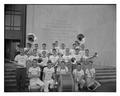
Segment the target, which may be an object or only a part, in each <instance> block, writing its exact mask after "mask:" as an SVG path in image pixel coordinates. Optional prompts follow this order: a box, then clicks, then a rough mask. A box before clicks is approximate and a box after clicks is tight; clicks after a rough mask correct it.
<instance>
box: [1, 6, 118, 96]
mask: <svg viewBox="0 0 120 96" xmlns="http://www.w3.org/2000/svg"><path fill="white" fill-rule="evenodd" d="M116 67H117V66H116V4H4V92H6V93H7V92H26V93H27V92H79V93H80V92H96V93H97V92H114V93H115V92H116V86H117V85H116V78H117V76H116V72H117V70H116ZM1 74H2V73H1ZM91 96H92V95H91Z"/></svg>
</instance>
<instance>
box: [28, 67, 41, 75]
mask: <svg viewBox="0 0 120 96" xmlns="http://www.w3.org/2000/svg"><path fill="white" fill-rule="evenodd" d="M40 71H41V69H40V68H39V67H36V68H34V67H30V68H29V72H30V73H31V74H32V75H37V74H38V73H39V72H40Z"/></svg>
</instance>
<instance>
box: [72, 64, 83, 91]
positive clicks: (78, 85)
mask: <svg viewBox="0 0 120 96" xmlns="http://www.w3.org/2000/svg"><path fill="white" fill-rule="evenodd" d="M73 77H74V81H75V90H76V91H77V90H78V89H79V90H80V89H82V88H83V87H84V85H85V80H84V79H83V78H84V70H83V69H82V67H81V65H80V63H78V64H77V69H74V70H73Z"/></svg>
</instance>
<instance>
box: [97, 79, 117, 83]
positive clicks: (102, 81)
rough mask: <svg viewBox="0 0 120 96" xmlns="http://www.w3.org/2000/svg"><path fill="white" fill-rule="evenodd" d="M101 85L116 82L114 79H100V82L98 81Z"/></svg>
mask: <svg viewBox="0 0 120 96" xmlns="http://www.w3.org/2000/svg"><path fill="white" fill-rule="evenodd" d="M98 81H99V82H101V83H106V82H116V79H102V80H98Z"/></svg>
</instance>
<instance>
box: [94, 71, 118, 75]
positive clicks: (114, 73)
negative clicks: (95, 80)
mask: <svg viewBox="0 0 120 96" xmlns="http://www.w3.org/2000/svg"><path fill="white" fill-rule="evenodd" d="M99 75H107V76H108V75H116V72H112V73H111V72H110V73H102V72H101V73H96V76H99Z"/></svg>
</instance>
